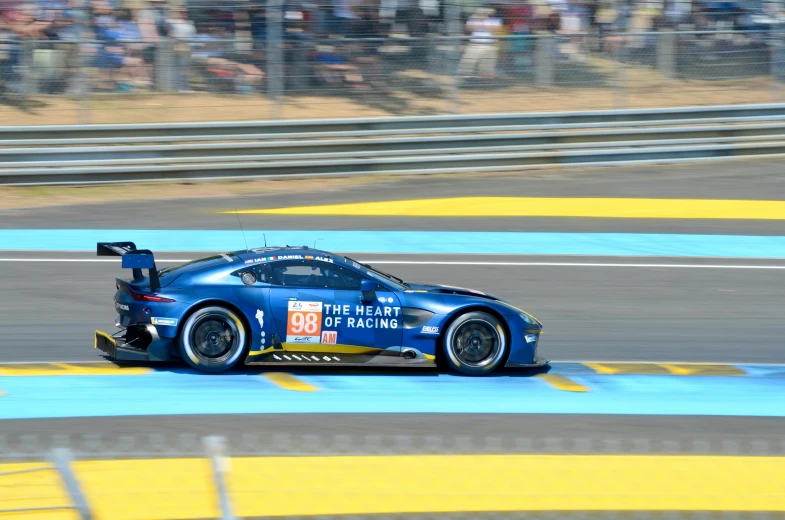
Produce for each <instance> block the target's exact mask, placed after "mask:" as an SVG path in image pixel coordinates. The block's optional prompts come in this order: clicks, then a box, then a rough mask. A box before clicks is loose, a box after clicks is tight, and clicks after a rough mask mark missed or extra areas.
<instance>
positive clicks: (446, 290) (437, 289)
mask: <svg viewBox="0 0 785 520" xmlns="http://www.w3.org/2000/svg"><path fill="white" fill-rule="evenodd" d="M409 288H410V290H412V291H417V292H427V293H435V294H455V295H458V296H474V297H475V298H486V299H489V300H496V301H504V300H502V299H501V298H497V297H496V296H493V295H492V294H488V293H484V292H482V291H476V290H474V289H466V288H465V287H453V286H451V285H436V284H425V283H409Z"/></svg>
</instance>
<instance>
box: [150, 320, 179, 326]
mask: <svg viewBox="0 0 785 520" xmlns="http://www.w3.org/2000/svg"><path fill="white" fill-rule="evenodd" d="M150 320H151V321H152V323H153V325H166V326H167V327H174V326H175V325H177V318H150Z"/></svg>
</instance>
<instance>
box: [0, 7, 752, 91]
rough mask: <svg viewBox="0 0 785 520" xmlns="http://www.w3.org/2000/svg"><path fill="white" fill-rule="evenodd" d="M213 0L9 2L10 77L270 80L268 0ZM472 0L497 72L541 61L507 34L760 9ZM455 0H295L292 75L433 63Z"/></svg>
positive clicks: (482, 70)
mask: <svg viewBox="0 0 785 520" xmlns="http://www.w3.org/2000/svg"><path fill="white" fill-rule="evenodd" d="M202 1H204V0H202ZM207 1H212V2H214V3H213V4H205V3H201V2H198V1H197V2H195V3H193V4H189V3H182V2H178V3H176V2H172V1H168V2H167V1H166V0H32V1H31V0H0V85H1V86H2V88H3V89H5V90H8V89H11V88H17V89H27V90H28V91H29V90H30V89H31V88H32V89H35V90H36V91H39V92H62V91H66V92H67V91H70V90H73V89H75V88H77V87H78V85H79V81H80V80H81V81H88V82H89V83H90V88H91V89H92V90H98V91H118V90H119V91H126V90H134V89H151V88H154V89H163V90H178V91H189V90H194V89H198V90H209V91H229V92H255V91H258V90H260V89H262V88H263V85H264V80H265V77H264V72H263V71H264V70H265V69H266V63H267V59H268V52H267V51H268V49H267V37H268V32H267V25H268V23H267V15H266V9H265V0H207ZM455 1H459V0H455ZM472 2H474V3H473V5H472V3H471V2H469V1H466V2H461V6H462V7H461V9H460V15H461V17H462V18H461V20H460V22H461V24H464V29H465V33H464V34H465V35H466V36H467V41H466V42H464V43H463V45H464V49H463V51H462V57H461V59H460V63H459V65H458V72H459V75H461V76H465V77H469V76H475V75H479V76H487V77H492V76H495V75H496V74H497V72H498V68H499V66H498V63H499V57H500V53H502V52H504V53H505V56H506V57H507V60H506V62H505V66H506V67H507V68H511V69H512V70H513V71H519V70H526V69H531V66H532V63H531V62H532V59H533V58H532V55H533V50H534V40H533V39H529V38H520V39H504V40H503V41H502V40H499V39H498V38H497V36H499V35H512V36H528V35H532V34H535V33H542V32H551V33H560V34H564V35H567V36H570V35H573V38H572V40H571V41H573V42H574V43H575V45H574V51H573V52H571V54H572V56H573V57H574V58H576V59H581V58H582V51H581V48H582V40H581V37H580V36H579V35H582V34H586V33H595V34H600V35H609V38H608V40H607V44H608V45H609V46H612V45H613V37H612V36H613V35H618V34H619V33H623V32H624V31H629V30H650V29H652V28H658V27H662V26H667V25H671V26H673V27H674V28H682V29H693V30H703V29H710V28H712V27H713V26H721V27H725V28H749V27H750V26H752V25H753V24H752V23H751V22H750V20H751V18H750V16H751V13H750V12H748V11H746V10H743V9H741V8H739V7H738V6H737V5H736V4H730V3H724V4H719V3H714V4H710V3H701V2H698V1H697V0H696V1H694V2H685V1H682V0H665V2H664V5H663V9H661V10H660V11H659V13H657V14H656V15H652V16H648V18H647V20H648V21H647V22H645V23H643V24H641V23H639V22H635V21H634V20H635V19H634V17H633V16H632V12H633V9H634V6H633V4H631V0H616V1H614V2H612V3H605V0H498V1H490V0H489V1H482V2H480V1H479V0H472ZM446 3H447V2H446V1H444V0H442V1H440V0H419V1H417V0H408V1H406V2H404V1H403V0H397V1H396V0H309V1H308V2H307V3H306V2H295V1H293V0H290V1H288V2H287V3H286V5H285V7H284V9H283V12H284V13H285V16H284V23H283V31H282V41H283V46H282V52H283V54H282V63H283V64H284V75H285V78H286V81H287V82H291V83H292V84H293V85H294V87H295V88H302V89H307V88H311V87H313V86H314V85H327V86H345V87H351V88H360V89H363V88H371V87H384V86H385V77H386V76H387V75H388V74H387V73H386V72H387V71H386V67H387V66H388V61H389V60H388V58H389V57H391V56H392V57H394V56H396V54H401V53H403V54H405V56H406V59H407V60H409V62H410V63H415V64H421V63H425V61H427V60H426V58H427V57H428V56H427V54H428V53H429V52H431V50H432V49H433V48H434V45H433V44H431V43H428V42H425V41H422V40H417V38H423V37H426V36H429V35H446V34H450V29H449V25H450V24H449V23H448V20H447V16H448V15H447V13H446V11H447V9H449V7H448V6H447V5H446ZM636 23H637V25H636ZM712 24H714V25H712ZM723 24H724V25H723ZM400 36H405V37H408V38H409V39H408V40H407V41H408V43H406V44H405V45H401V44H395V43H390V42H391V41H393V42H394V41H399V42H400V41H402V40H396V38H397V37H400ZM412 38H414V40H412ZM77 41H80V42H89V43H80V44H78V45H77V44H75V43H74V42H77ZM568 52H569V51H568Z"/></svg>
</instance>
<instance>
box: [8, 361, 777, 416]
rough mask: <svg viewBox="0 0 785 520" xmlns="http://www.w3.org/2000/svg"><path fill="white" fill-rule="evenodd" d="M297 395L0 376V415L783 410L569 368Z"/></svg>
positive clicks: (733, 387) (253, 381)
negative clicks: (560, 373) (549, 375)
mask: <svg viewBox="0 0 785 520" xmlns="http://www.w3.org/2000/svg"><path fill="white" fill-rule="evenodd" d="M294 377H296V378H297V379H298V380H299V381H301V382H303V383H306V384H308V385H311V386H312V387H315V388H316V389H317V390H316V391H312V392H300V391H295V390H290V389H286V388H284V387H282V386H278V384H276V383H275V382H274V381H272V380H271V379H269V378H267V377H265V375H264V374H260V373H258V372H255V373H230V374H225V375H204V374H198V373H195V372H191V371H188V370H185V369H176V370H172V369H167V370H153V371H150V372H148V373H146V374H139V375H110V376H107V375H78V376H77V375H74V376H57V377H46V376H11V377H0V390H2V391H3V392H4V395H2V396H0V419H21V418H52V417H86V416H93V417H101V416H105V417H108V416H131V415H184V414H226V413H232V414H268V413H270V414H271V413H514V414H534V413H538V414H624V415H723V416H757V417H782V416H785V406H783V405H782V396H783V395H785V377H765V376H764V377H754V376H673V375H596V374H595V375H589V374H586V375H570V376H569V379H570V380H571V381H572V382H574V383H578V384H580V385H583V386H584V387H586V389H587V391H585V392H570V391H565V390H560V389H558V388H556V387H555V386H553V385H552V384H551V383H550V382H548V381H546V380H545V379H544V378H540V377H534V376H523V375H510V374H502V375H500V376H496V377H484V378H470V377H463V376H459V375H451V374H443V373H436V372H430V371H425V372H422V373H416V374H412V373H405V374H398V375H396V374H393V373H371V374H369V373H367V372H365V373H360V372H358V373H334V374H325V373H315V372H310V373H309V372H308V371H299V372H297V373H295V374H294Z"/></svg>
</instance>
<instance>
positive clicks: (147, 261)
mask: <svg viewBox="0 0 785 520" xmlns="http://www.w3.org/2000/svg"><path fill="white" fill-rule="evenodd" d="M96 254H97V255H98V256H120V257H122V259H121V263H122V266H123V269H132V271H133V274H134V281H141V280H142V279H144V275H143V274H142V269H147V270H148V271H147V272H148V274H149V277H150V291H151V292H155V291H157V290H158V289H160V288H161V284H160V282H159V281H158V269H157V268H156V267H155V257H154V256H153V252H152V251H150V250H149V249H136V244H134V243H133V242H98V244H97V245H96Z"/></svg>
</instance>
